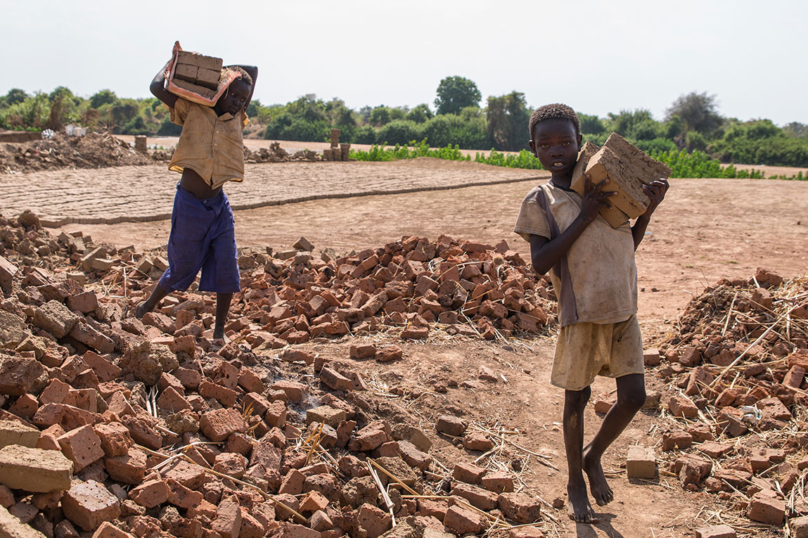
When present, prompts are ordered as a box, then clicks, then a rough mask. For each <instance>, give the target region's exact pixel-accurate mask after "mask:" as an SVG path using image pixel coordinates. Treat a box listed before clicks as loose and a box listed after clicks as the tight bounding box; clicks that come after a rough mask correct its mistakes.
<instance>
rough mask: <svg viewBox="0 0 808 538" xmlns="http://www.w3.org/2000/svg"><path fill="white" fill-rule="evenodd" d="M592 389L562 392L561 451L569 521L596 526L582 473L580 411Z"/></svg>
mask: <svg viewBox="0 0 808 538" xmlns="http://www.w3.org/2000/svg"><path fill="white" fill-rule="evenodd" d="M591 394H592V389H590V388H589V387H586V388H585V389H583V390H568V391H565V392H564V448H565V449H566V452H567V466H568V467H569V481H568V482H567V495H568V496H569V506H570V518H572V519H574V520H575V521H580V522H581V523H596V522H597V519H596V518H595V511H594V510H592V505H591V504H589V496H588V495H587V493H586V482H584V473H583V465H582V464H583V447H584V409H585V408H586V403H587V402H588V401H589V396H590V395H591Z"/></svg>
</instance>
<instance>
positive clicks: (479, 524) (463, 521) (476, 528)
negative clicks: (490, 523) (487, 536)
mask: <svg viewBox="0 0 808 538" xmlns="http://www.w3.org/2000/svg"><path fill="white" fill-rule="evenodd" d="M443 524H444V525H446V526H447V527H448V528H449V529H451V530H452V531H454V532H456V533H457V534H459V535H463V534H477V533H478V532H480V531H481V530H482V529H483V528H484V524H485V521H484V520H483V516H482V515H480V514H478V513H477V512H473V511H471V510H468V509H466V508H462V507H460V506H452V507H450V508H449V509H448V510H447V511H446V516H445V517H444V518H443Z"/></svg>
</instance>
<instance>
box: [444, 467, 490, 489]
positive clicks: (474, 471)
mask: <svg viewBox="0 0 808 538" xmlns="http://www.w3.org/2000/svg"><path fill="white" fill-rule="evenodd" d="M486 472H487V469H486V468H485V467H479V466H477V465H474V464H473V463H465V462H460V463H456V464H455V466H454V470H453V471H452V477H453V478H454V479H455V480H460V481H461V482H466V483H467V484H479V483H480V481H481V480H482V478H483V476H485V474H486Z"/></svg>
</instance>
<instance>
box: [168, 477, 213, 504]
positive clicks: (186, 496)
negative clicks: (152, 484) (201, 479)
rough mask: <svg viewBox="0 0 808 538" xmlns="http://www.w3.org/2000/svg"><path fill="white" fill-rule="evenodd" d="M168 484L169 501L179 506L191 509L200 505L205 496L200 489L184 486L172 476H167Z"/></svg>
mask: <svg viewBox="0 0 808 538" xmlns="http://www.w3.org/2000/svg"><path fill="white" fill-rule="evenodd" d="M166 485H167V486H168V502H169V503H171V504H173V505H174V506H176V507H178V508H185V509H189V508H192V507H194V506H198V505H199V504H200V503H201V502H202V501H203V500H204V499H205V497H204V496H203V495H202V493H201V492H199V491H194V490H192V489H188V488H187V487H185V486H183V485H182V484H180V483H179V482H177V481H176V480H174V479H172V478H166Z"/></svg>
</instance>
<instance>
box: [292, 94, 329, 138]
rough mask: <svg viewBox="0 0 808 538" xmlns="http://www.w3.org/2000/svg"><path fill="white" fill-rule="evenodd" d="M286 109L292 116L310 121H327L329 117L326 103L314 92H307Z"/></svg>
mask: <svg viewBox="0 0 808 538" xmlns="http://www.w3.org/2000/svg"><path fill="white" fill-rule="evenodd" d="M286 111H287V112H288V113H289V114H291V115H292V116H296V117H299V118H300V119H303V120H305V121H307V122H310V123H314V122H319V121H326V120H327V119H328V116H327V115H326V112H325V103H323V101H322V100H320V99H317V96H316V95H314V94H313V93H309V94H306V95H304V96H303V97H300V98H299V99H297V100H296V101H294V102H292V103H289V104H288V105H287V106H286ZM291 140H299V139H291Z"/></svg>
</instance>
